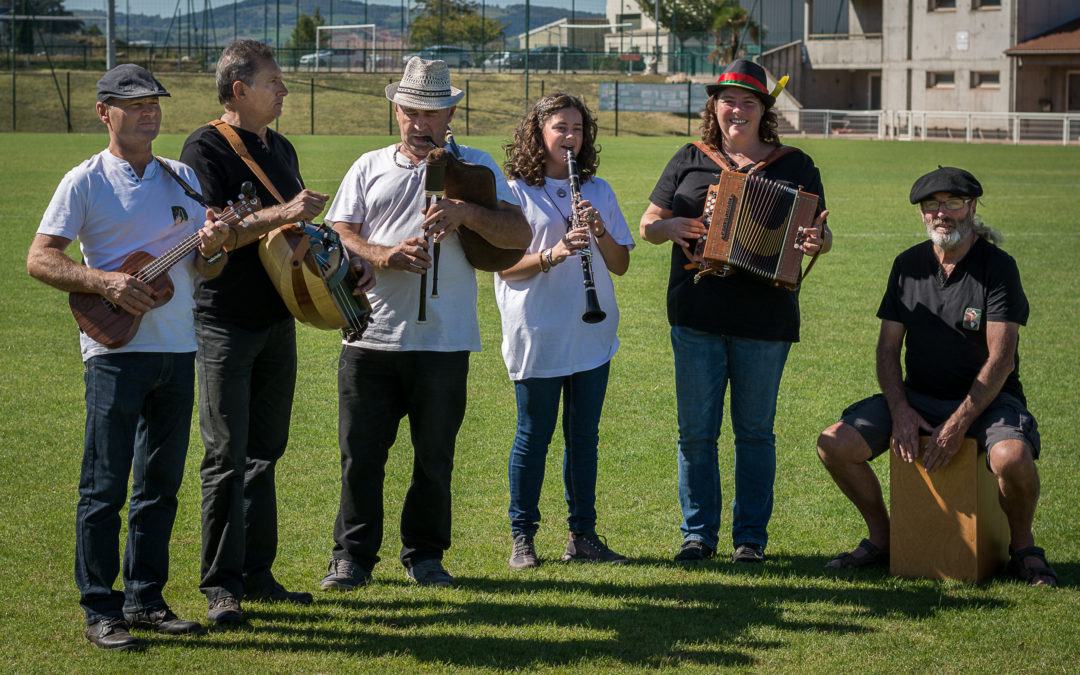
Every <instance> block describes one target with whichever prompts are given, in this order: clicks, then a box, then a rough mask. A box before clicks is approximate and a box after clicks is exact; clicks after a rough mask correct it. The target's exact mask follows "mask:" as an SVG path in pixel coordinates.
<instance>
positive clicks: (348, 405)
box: [322, 58, 532, 590]
mask: <svg viewBox="0 0 1080 675" xmlns="http://www.w3.org/2000/svg"><path fill="white" fill-rule="evenodd" d="M463 95H464V94H463V92H462V91H461V90H460V89H457V88H455V87H452V86H450V71H449V69H448V68H447V66H446V63H445V62H443V61H426V60H424V59H420V58H413V59H411V60H410V61H409V62H408V64H406V66H405V72H404V74H403V76H402V78H401V81H400V82H399V83H395V84H390V85H389V86H387V87H386V97H387V98H388V99H390V100H391V101H392V102H393V104H394V114H395V116H396V118H397V123H398V127H399V128H400V132H401V140H400V141H399V142H397V143H394V144H392V145H389V146H387V147H385V148H382V149H381V150H374V151H372V152H368V153H366V154H364V155H362V156H361V157H360V158H359V159H358V160H357V161H356V163H354V164H353V165H352V167H351V168H350V169H349V171H348V173H347V174H346V175H345V178H344V179H343V180H342V182H341V187H340V188H339V189H338V192H337V195H336V196H335V197H334V201H333V203H332V204H331V205H330V210H329V212H328V213H327V216H326V220H327V222H331V221H333V223H334V229H335V230H336V231H337V232H338V233H339V234H340V235H341V240H342V242H343V243H344V244H345V246H347V247H348V248H349V250H351V251H356V252H358V253H359V254H360V255H361V256H363V257H364V258H365V259H366V260H367V261H368V262H369V263H371V265H372V266H373V267H374V268H375V277H376V280H377V283H376V285H375V287H374V288H373V289H372V290H371V291H369V292H368V298H369V300H370V301H371V306H372V315H371V324H370V325H369V326H368V328H367V330H366V331H365V332H364V335H363V338H362V339H359V340H352V341H347V342H345V344H344V346H343V347H342V351H341V361H340V363H341V366H340V368H339V370H338V409H339V413H338V443H339V445H340V449H341V502H340V508H339V511H338V515H337V519H336V522H335V524H334V541H335V542H336V545H335V546H334V549H333V552H332V557H331V559H330V564H329V568H328V570H327V574H326V577H325V578H324V579H323V582H322V588H323V589H324V590H329V589H337V590H350V589H353V588H356V587H358V586H362V585H364V584H366V583H368V582H369V581H370V580H371V572H372V569H373V568H374V566H375V563H377V562H378V560H379V556H378V551H379V547H380V546H381V544H382V535H383V475H384V467H385V465H386V460H387V455H388V453H389V451H390V448H391V446H392V445H393V444H394V440H395V438H396V437H397V429H398V425H399V423H400V421H401V418H402V417H405V416H408V418H409V426H410V430H411V438H412V444H413V475H412V482H411V484H410V486H409V490H408V492H407V493H406V496H405V504H404V508H403V509H402V514H401V544H402V546H401V553H400V559H401V562H402V564H403V565H404V566H405V568H406V570H407V573H408V577H409V578H410V579H412V580H413V581H415V582H416V583H418V584H421V585H425V586H450V585H452V584H453V577H452V576H451V575H450V574H449V573H448V572H447V571H446V569H445V568H444V567H443V565H442V557H443V553H444V551H446V550H447V549H448V548H449V547H450V474H451V471H452V469H453V464H454V444H455V439H456V438H457V433H458V429H459V428H460V427H461V423H462V420H463V419H464V416H465V387H466V378H467V375H468V371H469V352H474V351H479V350H480V330H479V325H478V323H477V316H476V295H477V290H476V270H475V269H474V268H473V267H472V266H471V265H470V264H469V262H468V260H467V259H466V257H465V253H464V251H463V249H462V246H461V241H460V238H459V237H458V235H457V228H458V227H460V226H467V227H468V228H469V229H470V230H472V231H473V232H475V233H476V234H478V235H480V236H481V237H483V238H484V239H486V240H487V241H488V242H490V243H491V244H493V245H494V246H496V247H498V248H519V249H524V248H525V247H526V246H528V244H529V241H530V240H531V238H532V232H531V230H530V228H529V224H528V222H527V221H526V220H525V217H524V216H523V215H522V213H521V209H520V208H519V206H518V203H517V200H516V199H515V198H514V196H513V194H512V193H511V192H510V189H509V187H508V186H507V184H506V180H505V178H504V177H503V174H502V172H501V171H500V170H499V167H498V165H497V164H496V163H495V162H494V160H492V158H491V157H490V156H489V155H488V154H487V153H485V152H482V151H480V150H477V149H475V148H469V147H465V146H461V148H460V151H461V154H462V157H461V159H462V160H463V161H465V162H469V163H472V164H480V165H483V166H486V167H488V168H489V169H491V171H492V173H493V174H494V175H495V184H496V192H497V195H498V200H499V201H498V204H497V206H496V207H495V208H494V209H492V208H486V207H483V206H480V205H477V204H471V203H467V202H463V201H458V200H454V199H441V200H439V201H438V202H436V203H435V204H434V205H432V206H431V207H430V208H428V206H427V204H426V203H425V177H426V174H427V170H428V169H427V164H426V161H425V160H426V158H427V156H428V153H429V152H430V151H431V150H433V149H434V148H435V147H436V144H438V145H441V144H442V142H443V139H444V138H445V137H446V132H447V129H448V127H449V124H450V120H451V119H452V118H453V116H454V110H455V104H457V102H458V101H460V100H461V98H462V96H463ZM429 238H430V240H432V241H436V242H441V244H440V248H441V252H440V253H439V255H438V257H437V260H438V272H437V273H438V297H435V296H434V295H432V296H431V297H427V293H426V292H425V291H424V290H422V289H425V287H426V289H425V290H427V289H430V287H431V285H433V283H432V284H431V285H428V284H422V283H421V276H420V275H423V274H425V273H426V272H427V271H428V270H429V269H430V268H431V267H432V260H433V257H434V256H433V254H434V253H436V251H434V250H431V251H429V246H428V240H429ZM422 292H424V296H425V297H424V299H423V300H421V293H422ZM421 302H424V304H425V317H424V321H422V322H421V321H419V320H418V319H419V318H420V317H419V312H418V308H419V307H420V303H421Z"/></svg>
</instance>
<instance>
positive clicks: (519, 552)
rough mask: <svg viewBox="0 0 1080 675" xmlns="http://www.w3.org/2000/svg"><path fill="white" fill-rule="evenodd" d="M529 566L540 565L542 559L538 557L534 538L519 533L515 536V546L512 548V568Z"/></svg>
mask: <svg viewBox="0 0 1080 675" xmlns="http://www.w3.org/2000/svg"><path fill="white" fill-rule="evenodd" d="M528 567H540V560H539V559H538V558H537V557H536V547H534V546H533V538H532V537H530V536H529V535H527V534H519V535H518V536H516V537H514V547H513V548H512V549H511V550H510V569H512V570H523V569H526V568H528Z"/></svg>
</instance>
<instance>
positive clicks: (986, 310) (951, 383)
mask: <svg viewBox="0 0 1080 675" xmlns="http://www.w3.org/2000/svg"><path fill="white" fill-rule="evenodd" d="M877 315H878V318H880V319H885V320H888V321H896V322H898V323H902V324H904V328H905V330H906V335H905V338H904V344H905V353H904V366H905V379H904V382H905V383H906V384H907V386H909V387H911V388H912V389H914V390H915V391H917V392H920V393H922V394H926V395H928V396H934V397H936V398H941V399H947V400H957V399H962V398H964V397H965V396H966V395H967V393H968V391H970V389H971V384H972V382H974V381H975V377H976V376H977V375H978V373H979V370H980V369H981V368H982V367H983V365H984V364H985V363H986V360H987V358H989V356H990V351H989V348H988V347H987V344H986V322H987V321H1009V322H1013V323H1017V324H1020V325H1024V324H1026V323H1027V319H1028V301H1027V296H1025V295H1024V288H1023V286H1022V285H1021V284H1020V271H1019V270H1018V269H1017V267H1016V261H1015V260H1013V258H1012V256H1010V255H1009V254H1008V253H1005V252H1004V251H1002V250H1001V249H999V248H998V247H996V246H994V245H993V244H990V243H988V242H986V241H984V240H983V239H981V238H978V239H976V240H975V244H974V245H973V246H972V247H971V250H970V251H968V253H967V255H965V256H964V257H963V258H961V259H960V261H959V262H958V263H957V264H956V267H954V268H953V271H952V273H951V274H950V275H949V277H948V278H947V279H946V278H945V275H944V273H943V272H942V270H941V265H940V264H939V263H938V260H937V257H936V256H935V255H934V245H933V242H930V241H925V242H923V243H921V244H918V245H916V246H913V247H911V248H909V249H908V250H906V251H904V252H903V253H901V254H900V255H899V256H897V257H896V260H895V261H894V262H893V267H892V272H891V273H890V274H889V283H888V286H887V287H886V289H885V296H884V297H883V298H882V299H881V306H880V307H879V308H878V313H877ZM1001 390H1002V391H1004V392H1008V393H1010V394H1012V395H1013V396H1016V397H1017V398H1019V399H1020V400H1021V401H1024V400H1025V399H1024V390H1023V388H1022V387H1021V386H1020V350H1019V349H1017V352H1016V361H1015V367H1014V368H1013V371H1012V372H1011V373H1009V377H1008V378H1007V379H1006V380H1005V384H1004V385H1003V386H1002V388H1001Z"/></svg>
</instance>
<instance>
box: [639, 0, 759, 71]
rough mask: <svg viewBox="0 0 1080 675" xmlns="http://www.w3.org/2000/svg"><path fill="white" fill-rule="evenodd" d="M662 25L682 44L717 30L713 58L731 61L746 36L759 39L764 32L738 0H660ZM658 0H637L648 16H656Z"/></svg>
mask: <svg viewBox="0 0 1080 675" xmlns="http://www.w3.org/2000/svg"><path fill="white" fill-rule="evenodd" d="M658 1H659V3H660V16H659V19H660V25H661V26H662V27H664V28H666V29H668V30H669V31H671V32H672V34H674V35H675V39H677V40H678V41H679V44H680V45H681V44H682V43H683V42H684V41H685V40H686V38H688V37H690V36H692V35H698V34H701V33H706V32H710V31H711V32H713V40H714V42H715V47H714V49H713V51H712V53H711V54H709V60H710V61H712V62H713V63H728V62H730V61H733V60H735V59H736V58H738V57H739V55H740V53H741V51H742V49H743V42H742V40H743V37H744V32H745V35H746V36H748V37H749V38H750V39H751V40H757V39H758V35H759V33H760V34H763V31H762V30H761V27H760V26H758V24H757V23H756V22H755V21H754V20H753V19H752V18H751V17H750V14H749V13H748V12H747V11H746V10H745V9H743V8H742V7H740V6H739V2H738V0H658ZM656 2H657V0H637V4H638V7H640V8H641V12H642V13H643V14H644V15H646V16H651V17H655V16H656Z"/></svg>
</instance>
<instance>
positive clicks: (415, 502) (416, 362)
mask: <svg viewBox="0 0 1080 675" xmlns="http://www.w3.org/2000/svg"><path fill="white" fill-rule="evenodd" d="M468 374H469V353H468V352H389V351H377V350H372V349H359V348H357V347H344V348H343V349H342V350H341V370H340V371H338V444H339V446H340V448H341V505H340V507H339V509H338V515H337V521H336V522H335V523H334V541H335V542H337V543H336V546H335V547H334V553H333V555H334V557H335V558H339V559H343V560H351V561H352V562H355V563H357V564H359V565H361V566H362V567H364V568H365V569H367V570H369V571H370V570H371V569H372V568H374V566H375V563H377V562H378V561H379V555H378V553H379V547H380V546H381V545H382V537H383V478H384V476H385V468H386V459H387V456H388V453H389V451H390V447H391V446H392V445H393V444H394V440H395V439H396V437H397V430H398V424H399V422H400V421H401V418H402V417H405V416H406V415H407V416H408V417H409V428H410V432H411V437H412V445H413V471H412V482H411V483H410V485H409V490H408V492H407V493H406V495H405V505H404V508H403V509H402V512H401V562H402V564H404V565H405V566H406V567H412V566H413V565H415V564H416V563H418V562H420V561H422V560H428V559H432V558H434V559H441V558H442V555H443V551H445V550H447V549H448V548H450V474H451V472H452V471H453V468H454V442H455V440H456V439H457V433H458V430H459V429H460V428H461V422H462V420H463V419H464V417H465V385H466V381H467V380H468Z"/></svg>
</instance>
